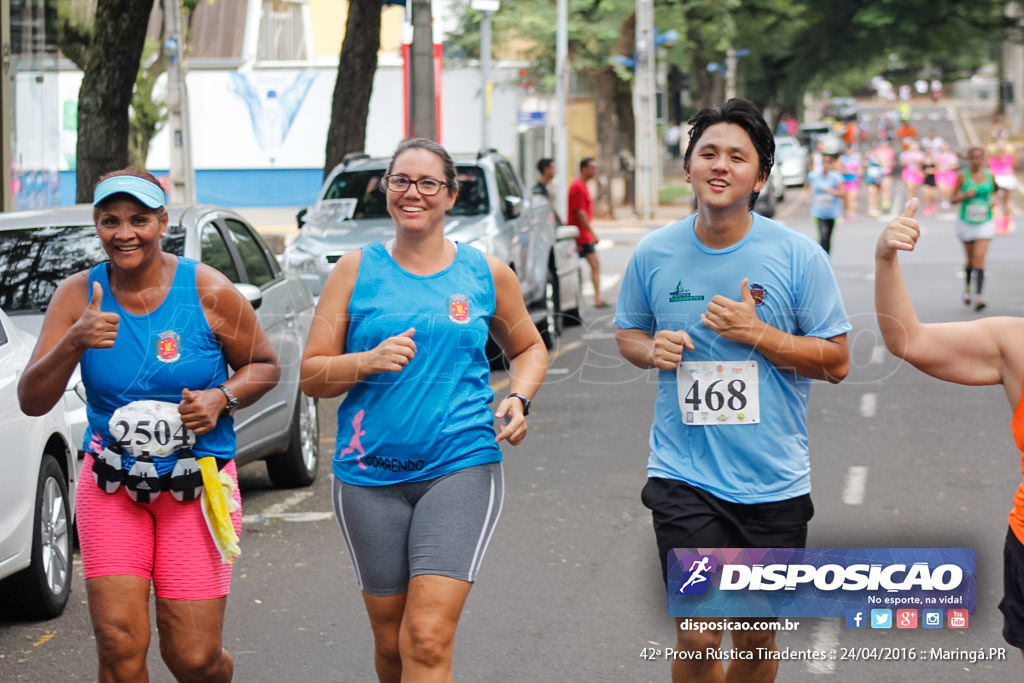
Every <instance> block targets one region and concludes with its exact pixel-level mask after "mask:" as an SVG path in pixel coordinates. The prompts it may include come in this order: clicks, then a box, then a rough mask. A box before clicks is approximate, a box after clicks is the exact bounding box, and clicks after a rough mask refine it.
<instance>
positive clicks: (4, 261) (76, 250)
mask: <svg viewBox="0 0 1024 683" xmlns="http://www.w3.org/2000/svg"><path fill="white" fill-rule="evenodd" d="M184 246H185V239H184V234H183V233H182V231H181V228H180V226H173V227H171V228H169V229H168V235H167V237H165V238H164V241H163V248H164V250H165V251H168V252H171V253H173V254H181V253H183V251H184ZM106 260H107V254H106V252H104V251H103V246H102V245H101V244H100V240H99V238H98V237H96V228H95V227H94V226H93V225H64V226H57V227H40V228H27V229H23V230H7V231H3V232H0V307H2V308H3V309H4V310H5V311H7V313H8V314H17V313H36V312H39V311H44V310H46V307H47V306H48V305H49V303H50V297H51V296H53V293H54V291H56V289H57V285H58V284H60V281H61V280H63V279H64V278H66V277H68V276H69V275H73V274H74V273H77V272H79V271H81V270H87V269H89V268H92V267H93V266H94V265H96V264H97V263H101V262H102V261H106Z"/></svg>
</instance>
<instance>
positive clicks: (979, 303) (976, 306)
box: [974, 296, 985, 311]
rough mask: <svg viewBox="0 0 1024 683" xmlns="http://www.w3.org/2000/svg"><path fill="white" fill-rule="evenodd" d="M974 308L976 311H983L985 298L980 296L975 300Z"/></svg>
mask: <svg viewBox="0 0 1024 683" xmlns="http://www.w3.org/2000/svg"><path fill="white" fill-rule="evenodd" d="M974 310H975V311H983V310H985V300H984V299H982V298H981V297H980V296H979V297H978V298H977V300H976V301H975V302H974Z"/></svg>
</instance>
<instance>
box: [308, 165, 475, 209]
mask: <svg viewBox="0 0 1024 683" xmlns="http://www.w3.org/2000/svg"><path fill="white" fill-rule="evenodd" d="M384 172H385V171H384V169H375V170H370V171H343V172H341V173H339V174H338V175H336V176H335V177H334V180H332V181H331V185H330V187H328V188H327V191H326V192H324V196H323V200H332V199H355V200H356V205H355V208H354V209H353V211H352V214H351V218H353V219H355V220H359V219H362V218H388V217H389V216H388V206H387V197H386V196H385V195H384V193H383V192H381V184H382V182H383V181H382V179H383V177H384ZM456 177H457V178H458V181H459V196H458V198H456V200H455V206H453V207H452V210H451V211H449V212H448V215H450V216H479V215H481V214H486V213H487V211H488V206H489V202H488V199H487V183H486V181H485V180H484V174H483V170H482V169H481V168H480V167H479V166H462V165H460V166H457V167H456Z"/></svg>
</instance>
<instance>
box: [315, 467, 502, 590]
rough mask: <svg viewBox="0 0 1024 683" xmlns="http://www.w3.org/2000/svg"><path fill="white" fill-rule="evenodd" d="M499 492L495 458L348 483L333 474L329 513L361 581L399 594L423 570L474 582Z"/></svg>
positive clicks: (370, 587)
mask: <svg viewBox="0 0 1024 683" xmlns="http://www.w3.org/2000/svg"><path fill="white" fill-rule="evenodd" d="M504 497H505V479H504V472H503V470H502V466H501V463H500V462H495V463H489V464H486V465H476V466H474V467H467V468H465V469H462V470H457V471H455V472H452V473H450V474H446V475H444V476H442V477H438V478H437V479H431V480H429V481H419V482H413V483H409V484H393V485H391V486H352V485H351V484H346V483H344V482H342V481H340V480H339V479H337V477H335V479H334V486H333V498H334V514H335V516H336V517H337V518H338V524H339V525H340V526H341V533H342V535H343V536H344V537H345V543H346V545H348V551H349V554H350V555H351V556H352V565H353V566H354V567H355V570H356V577H357V578H358V580H359V587H360V588H362V589H363V591H364V592H366V593H369V594H370V595H380V596H384V595H399V594H401V593H405V592H406V591H407V590H408V589H409V579H410V578H411V577H413V576H419V575H421V574H433V575H437V576H447V577H450V578H453V579H459V580H462V581H469V582H472V581H475V580H476V574H477V572H478V571H479V570H480V564H481V563H482V562H483V559H484V552H485V551H486V550H487V543H488V542H489V541H490V540H491V534H492V533H493V532H494V527H495V525H496V524H497V523H498V516H499V515H500V514H501V504H502V501H503V500H504Z"/></svg>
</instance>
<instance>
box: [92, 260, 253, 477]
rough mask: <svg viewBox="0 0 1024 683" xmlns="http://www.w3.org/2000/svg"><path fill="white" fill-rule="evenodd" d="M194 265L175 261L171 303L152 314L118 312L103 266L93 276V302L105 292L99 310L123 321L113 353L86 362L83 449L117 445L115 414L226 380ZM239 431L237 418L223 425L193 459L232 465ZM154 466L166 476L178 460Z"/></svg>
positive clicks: (97, 352) (205, 437)
mask: <svg viewBox="0 0 1024 683" xmlns="http://www.w3.org/2000/svg"><path fill="white" fill-rule="evenodd" d="M196 265H197V263H196V261H194V260H192V259H187V258H181V257H179V258H178V267H177V269H176V270H175V272H174V281H173V282H172V284H171V287H170V289H169V290H168V291H167V296H166V298H165V299H164V300H163V302H162V303H161V304H160V306H158V307H157V309H156V310H155V311H153V312H152V313H150V314H149V315H133V314H132V313H129V312H128V311H126V310H125V309H123V308H122V307H121V305H120V304H119V303H118V302H117V299H115V298H114V295H113V293H111V291H110V281H109V280H108V279H107V264H106V263H101V264H99V265H96V266H93V268H92V270H91V271H89V300H90V301H91V300H92V286H93V285H92V283H93V282H99V283H100V285H101V286H102V287H103V301H102V302H101V303H100V308H101V309H102V310H104V311H110V312H111V313H117V314H118V315H119V316H121V320H120V322H119V324H118V328H117V340H116V341H115V342H114V346H113V347H112V348H109V349H88V350H86V352H85V354H84V355H83V356H82V361H81V368H82V383H83V384H84V385H85V392H86V398H87V403H88V405H87V406H86V412H87V414H88V417H89V430H87V431H86V434H85V444H84V446H83V447H84V448H85V449H86V450H90V451H92V452H94V453H97V452H99V450H98V448H102V445H99V446H98V445H97V444H104V445H105V444H110V443H112V442H114V440H115V439H114V437H113V436H112V435H111V433H110V428H109V426H108V424H107V423H108V422H109V421H110V416H111V415H112V414H113V412H114V411H115V410H116V409H117V408H120V407H121V406H123V405H126V404H128V403H131V402H132V401H139V400H155V401H167V402H169V403H179V402H180V401H181V390H182V389H185V388H187V389H192V390H200V389H210V388H212V387H215V386H217V385H218V384H220V383H221V382H223V381H225V380H226V379H227V378H228V371H227V362H226V361H225V359H224V353H223V352H222V350H221V347H220V343H219V342H218V341H217V339H216V337H214V336H213V331H212V330H211V329H210V325H209V323H208V322H207V320H206V314H205V313H204V312H203V307H202V305H201V304H200V302H199V294H198V292H197V291H196ZM234 427H235V423H234V419H233V418H228V417H221V418H220V419H218V420H217V426H216V427H214V428H213V430H212V431H210V432H207V433H206V434H200V435H199V436H197V437H196V443H195V446H194V447H193V448H192V451H193V452H194V453H195V456H196V457H197V458H198V457H203V456H206V455H213V456H216V457H218V458H222V459H230V458H233V457H234V455H235V429H234ZM90 432H91V434H90ZM97 436H98V438H97ZM125 459H126V462H125V464H124V466H125V468H126V469H127V468H128V467H130V466H131V463H132V462H134V459H133V458H131V457H130V456H127V455H126V456H125ZM153 461H154V463H155V464H156V467H157V471H158V472H159V473H160V475H161V476H162V475H164V474H167V473H169V472H170V471H171V470H172V469H173V468H174V462H175V456H174V455H170V456H166V457H164V458H154V459H153Z"/></svg>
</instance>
